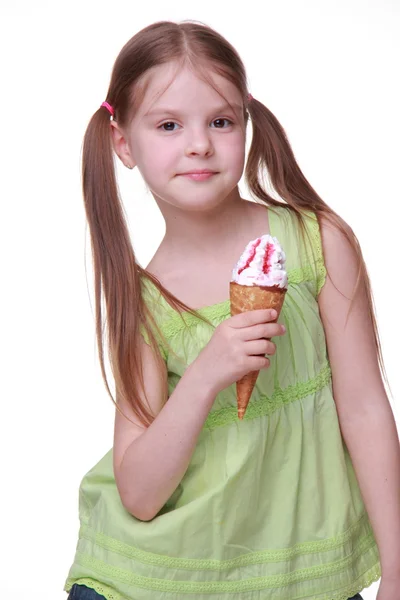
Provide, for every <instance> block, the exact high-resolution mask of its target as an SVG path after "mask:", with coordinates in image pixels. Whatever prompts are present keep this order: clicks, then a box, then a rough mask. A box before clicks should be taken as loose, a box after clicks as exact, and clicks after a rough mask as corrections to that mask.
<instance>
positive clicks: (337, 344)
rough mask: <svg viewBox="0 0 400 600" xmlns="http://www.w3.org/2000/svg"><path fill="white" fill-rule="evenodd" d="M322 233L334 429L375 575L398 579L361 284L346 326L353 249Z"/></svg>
mask: <svg viewBox="0 0 400 600" xmlns="http://www.w3.org/2000/svg"><path fill="white" fill-rule="evenodd" d="M349 231H351V230H350V228H349ZM321 234H322V245H323V252H324V256H325V265H326V268H327V271H328V273H329V276H330V278H331V279H330V278H329V276H327V279H326V282H325V285H324V287H323V288H322V291H321V293H320V295H319V308H320V315H321V319H322V322H323V325H324V328H325V334H326V341H327V348H328V355H329V359H330V363H331V368H332V378H333V392H334V398H335V403H336V407H337V413H338V417H339V423H340V428H341V432H342V436H343V439H344V441H345V443H346V446H347V448H348V450H349V453H350V456H351V459H352V462H353V465H354V469H355V472H356V475H357V479H358V482H359V485H360V489H361V493H362V495H363V499H364V503H365V506H366V509H367V512H368V516H369V518H370V521H371V525H372V528H373V531H374V535H375V539H376V542H377V544H378V547H379V553H380V562H381V568H382V577H384V576H385V577H388V578H392V577H397V578H399V577H400V446H399V436H398V432H397V430H396V424H395V420H394V417H393V413H392V409H391V406H390V403H389V400H388V397H387V395H386V392H385V388H384V385H383V381H382V378H381V374H380V369H379V363H378V360H377V356H376V350H375V343H374V335H373V328H372V323H371V319H370V316H369V309H368V303H367V296H366V293H365V290H364V289H362V286H360V289H359V291H358V292H357V297H356V298H355V300H354V302H353V306H352V309H351V313H350V315H349V317H348V321H347V324H346V318H347V316H348V311H349V307H350V298H351V295H352V293H353V289H354V286H355V283H356V279H357V259H356V254H355V251H354V250H353V249H352V247H351V246H350V244H349V242H348V241H347V239H346V238H345V236H344V235H343V234H342V233H341V232H340V231H339V230H338V229H336V228H334V227H333V225H331V224H329V223H327V222H326V221H325V220H323V222H322V224H321ZM335 286H336V287H335ZM336 288H337V289H336Z"/></svg>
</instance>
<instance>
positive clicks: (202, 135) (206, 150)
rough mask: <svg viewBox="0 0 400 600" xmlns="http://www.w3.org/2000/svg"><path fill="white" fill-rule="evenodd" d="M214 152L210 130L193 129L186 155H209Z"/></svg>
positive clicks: (189, 136) (188, 139)
mask: <svg viewBox="0 0 400 600" xmlns="http://www.w3.org/2000/svg"><path fill="white" fill-rule="evenodd" d="M213 152H214V149H213V145H212V142H211V135H210V132H205V131H203V130H201V131H199V130H197V131H192V132H191V133H190V134H189V135H188V138H187V142H186V155H188V156H189V155H191V154H199V155H204V156H208V155H210V154H212V153H213Z"/></svg>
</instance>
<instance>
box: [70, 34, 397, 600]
mask: <svg viewBox="0 0 400 600" xmlns="http://www.w3.org/2000/svg"><path fill="white" fill-rule="evenodd" d="M249 117H250V119H251V125H252V142H251V148H250V153H249V156H248V160H247V163H246V166H245V176H246V181H247V184H248V186H249V189H250V191H251V193H252V195H254V200H256V201H255V202H254V201H249V200H246V199H243V198H242V197H241V196H240V193H239V189H238V182H239V180H240V178H241V176H242V173H243V168H244V164H245V143H246V127H247V124H248V119H249ZM114 152H115V153H116V155H117V156H118V157H119V159H120V160H121V161H122V163H123V164H124V165H125V166H126V167H128V168H130V169H133V168H134V167H137V168H138V169H139V171H140V173H141V175H142V176H143V179H144V180H145V182H146V184H147V185H148V186H149V188H150V190H151V192H152V194H153V196H154V198H155V200H156V202H157V205H158V207H159V209H160V211H161V213H162V215H163V217H164V219H165V223H166V233H165V237H164V239H163V240H162V242H161V244H160V246H159V248H158V250H157V251H156V253H155V255H154V257H153V258H152V260H151V262H150V264H149V265H148V266H147V268H146V269H143V268H142V267H141V266H140V265H139V264H138V263H137V262H136V259H135V254H134V252H133V249H132V245H131V241H130V237H129V234H128V229H127V226H126V222H125V219H124V212H123V208H122V204H121V202H120V199H119V195H118V189H117V182H116V178H115V171H114V162H113V161H114V156H115V155H114ZM204 171H207V173H204ZM267 176H268V181H269V191H268V188H267V184H266V183H265V179H266V178H267ZM83 193H84V200H85V207H86V212H87V218H88V222H89V225H90V233H91V241H92V249H93V258H94V269H95V290H96V315H97V321H96V324H97V340H98V346H99V355H100V362H101V366H102V370H103V376H104V379H105V382H106V384H107V380H106V375H105V367H104V346H105V343H104V342H103V337H102V332H103V316H105V317H106V325H107V328H106V332H107V350H108V356H109V357H110V363H111V367H112V372H113V376H114V379H115V386H116V409H117V410H116V414H115V435H114V444H113V449H112V450H110V452H108V453H107V454H106V456H105V457H104V458H103V459H102V460H100V462H99V463H98V464H97V465H96V466H95V467H94V468H93V469H92V470H91V471H90V472H89V473H88V474H87V475H86V476H85V477H84V479H83V481H82V484H81V487H80V506H79V514H80V520H81V528H80V532H79V542H78V546H77V550H76V555H75V559H74V562H73V564H72V566H71V569H70V572H69V575H68V579H67V581H66V584H65V590H66V591H67V592H70V594H69V598H70V599H71V600H95V599H101V598H106V599H107V600H145V599H146V600H148V599H154V598H164V599H165V600H178V599H179V600H182V599H188V598H195V599H196V600H206V599H208V600H210V599H211V598H218V600H220V599H221V600H239V599H240V600H256V599H257V600H259V599H266V600H269V599H274V600H291V599H318V600H347V598H350V597H352V596H354V594H356V596H354V597H358V598H360V596H359V595H358V594H357V593H358V592H360V591H362V590H363V588H365V587H367V586H369V585H370V584H371V583H372V582H373V581H377V580H378V579H379V578H380V577H381V576H382V579H381V584H380V588H379V594H378V598H379V600H395V599H396V598H399V595H400V564H399V557H400V502H399V493H400V477H399V473H400V456H399V443H398V437H397V432H396V426H395V422H394V418H393V414H392V411H391V408H390V404H389V402H388V399H387V396H386V394H385V388H384V385H383V382H382V379H381V374H380V373H381V371H380V368H379V367H380V366H381V368H382V372H383V374H384V369H383V365H382V357H381V352H380V346H379V338H378V333H377V328H376V320H375V317H374V311H373V305H372V297H371V291H370V284H369V280H368V276H367V272H366V268H365V264H364V261H363V258H362V255H361V251H360V248H359V246H358V243H357V239H356V237H355V235H354V233H353V231H352V229H351V228H350V227H349V226H348V225H347V224H346V223H345V222H344V221H343V220H342V219H341V218H340V217H339V216H338V215H337V214H336V213H335V212H334V211H333V210H332V209H331V208H329V207H328V206H327V205H326V204H325V203H324V202H323V200H321V198H320V197H319V196H318V195H317V194H316V192H315V191H314V190H313V188H312V187H311V185H310V184H309V183H308V181H307V180H306V179H305V177H304V175H303V174H302V172H301V170H300V168H299V166H298V165H297V163H296V161H295V158H294V156H293V153H292V150H291V148H290V145H289V142H288V140H287V138H286V136H285V133H284V130H283V129H282V127H281V125H280V124H279V122H278V121H277V119H276V118H275V117H274V115H273V114H272V113H271V112H270V111H269V110H268V108H266V106H264V104H263V103H262V102H261V101H259V100H258V99H254V98H253V97H252V96H251V95H250V94H249V91H248V88H247V84H246V74H245V70H244V67H243V64H242V62H241V60H240V58H239V56H238V54H237V53H236V51H235V50H234V48H233V47H232V46H231V45H230V44H229V43H228V42H227V41H226V40H225V39H224V38H223V37H221V35H219V34H218V33H216V32H215V31H213V30H212V29H210V28H209V27H206V26H204V25H202V24H198V23H195V22H183V23H179V24H177V23H172V22H159V23H155V24H153V25H151V26H149V27H146V28H145V29H143V30H142V31H140V32H139V33H138V34H136V35H135V36H134V37H133V38H132V39H131V40H130V41H129V42H128V43H127V44H126V45H125V46H124V47H123V49H122V50H121V52H120V54H119V56H118V57H117V60H116V62H115V65H114V68H113V72H112V77H111V83H110V87H109V90H108V93H107V96H106V101H105V102H103V104H102V105H101V106H100V107H99V109H98V110H97V111H96V113H95V114H94V115H93V117H92V119H91V121H90V123H89V125H88V128H87V132H86V135H85V140H84V151H83ZM266 233H269V234H271V235H272V236H276V237H277V238H278V240H279V242H280V243H281V244H282V246H283V248H284V250H285V253H286V258H287V261H286V266H287V271H288V278H289V288H288V291H287V294H286V297H285V302H284V305H283V309H282V312H281V315H280V317H279V319H278V322H276V315H274V314H273V313H272V312H271V311H270V310H255V311H250V312H248V313H244V314H240V315H236V316H234V317H231V316H230V303H229V281H230V278H231V273H232V269H233V267H234V266H235V264H236V262H237V260H238V258H239V256H240V255H241V253H242V252H243V250H244V248H245V246H246V245H247V243H248V242H249V241H250V240H253V239H255V238H257V237H259V236H261V235H263V234H266ZM102 293H103V296H102ZM102 300H104V303H103V302H102ZM103 307H104V309H105V315H104V314H103V313H104V311H103ZM271 338H272V339H273V341H271ZM257 370H259V371H260V374H259V376H258V379H257V383H256V386H255V388H254V391H253V394H252V397H251V400H250V403H249V406H248V409H247V412H246V415H245V418H244V420H243V421H241V420H239V419H238V417H237V409H236V385H235V382H236V381H238V380H239V379H240V378H241V377H242V376H243V375H245V374H246V373H249V372H250V371H257ZM107 389H108V391H109V393H110V395H111V392H110V390H109V388H108V385H107Z"/></svg>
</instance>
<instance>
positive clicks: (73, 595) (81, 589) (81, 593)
mask: <svg viewBox="0 0 400 600" xmlns="http://www.w3.org/2000/svg"><path fill="white" fill-rule="evenodd" d="M67 600H105V599H104V596H102V595H101V594H98V593H97V592H95V591H94V590H92V589H91V588H88V587H86V586H85V585H77V584H76V583H75V584H74V585H73V586H72V588H71V591H70V593H69V596H68V598H67ZM349 600H363V597H362V596H360V594H356V595H355V596H352V597H351V598H349Z"/></svg>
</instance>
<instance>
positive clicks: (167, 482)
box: [113, 341, 215, 521]
mask: <svg viewBox="0 0 400 600" xmlns="http://www.w3.org/2000/svg"><path fill="white" fill-rule="evenodd" d="M141 357H142V361H143V379H144V382H145V387H146V395H147V398H148V401H149V404H150V408H151V410H152V412H153V414H154V415H157V418H156V419H155V420H154V421H153V423H152V424H151V425H150V426H149V427H148V428H144V427H143V426H141V425H140V424H139V422H138V420H137V417H135V415H134V414H133V412H132V409H131V408H130V407H129V405H127V404H125V403H122V402H121V401H120V400H119V401H118V399H117V403H118V405H119V406H120V408H121V410H122V411H123V412H124V413H125V414H126V415H127V416H128V417H129V418H130V419H131V420H132V421H134V423H136V424H132V423H130V422H129V421H128V420H127V419H125V418H124V417H123V416H121V415H120V413H119V412H118V411H116V413H115V427H114V447H113V461H114V475H115V480H116V484H117V487H118V491H119V494H120V497H121V501H122V503H123V505H124V507H125V508H126V509H127V510H128V511H129V512H130V513H131V514H132V515H133V516H135V517H136V518H138V519H141V520H142V521H149V520H151V519H153V518H154V517H155V516H156V514H157V513H158V512H159V510H160V509H161V508H162V506H163V505H164V504H165V502H166V501H167V499H168V498H169V497H170V496H171V494H172V493H173V492H174V491H175V489H176V488H177V486H178V484H179V482H180V481H181V479H182V478H183V476H184V474H185V471H186V469H187V467H188V465H189V462H190V459H191V456H192V454H193V451H194V449H195V445H196V442H197V438H198V436H199V434H200V432H201V429H202V427H203V424H204V422H205V420H206V418H207V416H208V413H209V411H210V410H211V407H212V404H213V402H214V399H215V393H214V392H213V391H212V389H211V388H210V387H208V386H207V382H206V381H205V378H204V376H202V373H201V370H200V369H198V368H197V365H196V361H194V362H193V363H192V364H191V365H190V366H189V367H188V368H187V369H186V371H185V373H184V375H183V376H182V378H181V379H180V381H179V382H178V384H177V386H176V388H175V389H174V391H173V393H172V394H171V396H170V398H169V399H168V402H167V403H166V404H165V405H164V406H163V407H162V405H161V399H162V397H163V394H162V389H161V377H160V373H159V372H158V370H157V366H156V362H155V358H154V356H153V352H152V350H151V348H150V346H148V344H146V343H145V342H144V341H141Z"/></svg>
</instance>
